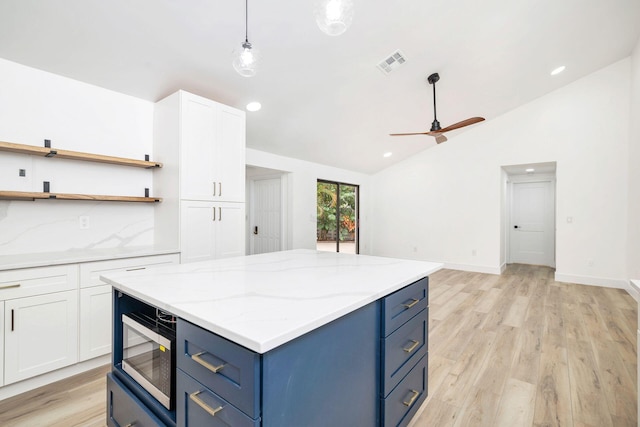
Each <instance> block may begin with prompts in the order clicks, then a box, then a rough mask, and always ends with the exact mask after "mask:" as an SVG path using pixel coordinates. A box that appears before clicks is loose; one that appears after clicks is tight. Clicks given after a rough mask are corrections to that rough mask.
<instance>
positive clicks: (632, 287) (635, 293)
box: [627, 280, 640, 303]
mask: <svg viewBox="0 0 640 427" xmlns="http://www.w3.org/2000/svg"><path fill="white" fill-rule="evenodd" d="M632 282H635V284H634V283H632ZM639 287H640V280H633V281H631V280H630V281H629V283H628V286H627V292H628V293H629V295H631V296H632V297H633V299H635V300H636V302H639V303H640V288H639Z"/></svg>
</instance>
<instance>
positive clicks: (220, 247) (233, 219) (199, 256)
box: [180, 201, 245, 263]
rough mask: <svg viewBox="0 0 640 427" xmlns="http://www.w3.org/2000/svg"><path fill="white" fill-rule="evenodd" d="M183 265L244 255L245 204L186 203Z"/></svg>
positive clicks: (183, 227) (182, 240) (182, 227)
mask: <svg viewBox="0 0 640 427" xmlns="http://www.w3.org/2000/svg"><path fill="white" fill-rule="evenodd" d="M180 214H181V217H180V224H181V229H180V236H181V237H180V238H181V242H180V247H181V250H182V253H181V262H183V263H185V262H194V261H205V260H209V259H216V258H227V257H232V256H241V255H244V245H245V239H244V227H245V204H244V203H235V202H199V201H182V202H181V212H180Z"/></svg>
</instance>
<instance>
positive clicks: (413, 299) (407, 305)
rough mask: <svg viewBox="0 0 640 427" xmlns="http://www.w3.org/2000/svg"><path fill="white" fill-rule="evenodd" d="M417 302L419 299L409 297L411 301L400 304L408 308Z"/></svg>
mask: <svg viewBox="0 0 640 427" xmlns="http://www.w3.org/2000/svg"><path fill="white" fill-rule="evenodd" d="M419 302H420V300H419V299H415V298H411V302H410V303H408V304H402V305H403V306H405V308H407V309H409V308H411V307H413V306H414V305H416V304H417V303H419Z"/></svg>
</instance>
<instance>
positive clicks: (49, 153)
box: [0, 141, 162, 169]
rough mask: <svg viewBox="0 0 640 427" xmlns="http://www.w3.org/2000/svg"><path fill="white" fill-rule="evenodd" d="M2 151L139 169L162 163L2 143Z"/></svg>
mask: <svg viewBox="0 0 640 427" xmlns="http://www.w3.org/2000/svg"><path fill="white" fill-rule="evenodd" d="M0 151H8V152H11V153H20V154H32V155H36V156H41V157H56V158H60V159H70V160H85V161H88V162H98V163H108V164H112V165H121V166H133V167H138V168H145V169H151V168H161V167H162V163H158V162H150V161H146V160H136V159H128V158H125V157H113V156H104V155H102V154H91V153H82V152H80V151H70V150H59V149H54V148H48V147H36V146H33V145H25V144H14V143H12V142H3V141H0Z"/></svg>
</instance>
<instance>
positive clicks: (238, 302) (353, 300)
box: [101, 250, 442, 353]
mask: <svg viewBox="0 0 640 427" xmlns="http://www.w3.org/2000/svg"><path fill="white" fill-rule="evenodd" d="M441 268H442V264H439V263H433V262H422V261H410V260H401V259H394V258H381V257H372V256H366V255H351V254H339V253H333V252H317V251H312V250H295V251H285V252H274V253H268V254H262V255H252V256H246V257H238V258H228V259H223V260H216V261H206V262H198V263H190V264H180V265H173V266H165V267H158V268H154V269H153V270H147V271H144V270H143V271H134V272H127V273H112V274H107V275H104V276H101V278H102V280H104V281H106V282H107V283H110V284H112V285H113V286H114V287H115V288H117V289H119V290H121V291H122V292H124V293H126V294H128V295H131V296H133V297H136V298H138V299H141V300H143V301H146V302H148V303H149V304H151V305H154V306H156V307H158V308H160V309H162V310H166V311H168V312H170V313H173V314H174V315H176V316H178V317H181V318H183V319H185V320H188V321H190V322H192V323H194V324H196V325H199V326H201V327H203V328H204V329H207V330H209V331H211V332H214V333H216V334H218V335H221V336H223V337H225V338H227V339H229V340H231V341H233V342H236V343H238V344H240V345H243V346H245V347H247V348H249V349H251V350H253V351H255V352H258V353H266V352H267V351H269V350H271V349H273V348H275V347H277V346H279V345H281V344H284V343H286V342H288V341H290V340H292V339H294V338H297V337H299V336H301V335H303V334H305V333H307V332H309V331H312V330H314V329H316V328H318V327H320V326H322V325H325V324H327V323H329V322H331V321H332V320H335V319H337V318H339V317H341V316H343V315H345V314H348V313H350V312H352V311H354V310H357V309H358V308H361V307H363V306H365V305H367V304H369V303H370V302H373V301H375V300H378V299H380V298H382V297H384V296H386V295H389V294H390V293H393V292H394V291H396V290H398V289H401V288H403V287H404V286H406V285H408V284H410V283H413V282H415V281H416V280H418V279H420V278H422V277H424V276H428V275H429V274H431V273H434V272H436V271H438V270H439V269H441Z"/></svg>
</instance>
